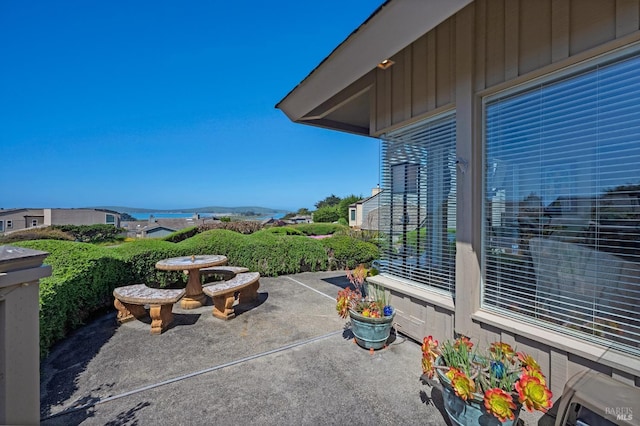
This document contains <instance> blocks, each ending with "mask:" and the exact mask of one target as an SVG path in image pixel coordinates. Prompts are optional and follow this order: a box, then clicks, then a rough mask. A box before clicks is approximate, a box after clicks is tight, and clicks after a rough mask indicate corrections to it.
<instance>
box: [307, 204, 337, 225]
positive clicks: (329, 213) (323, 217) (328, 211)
mask: <svg viewBox="0 0 640 426" xmlns="http://www.w3.org/2000/svg"><path fill="white" fill-rule="evenodd" d="M339 218H340V215H339V214H338V206H325V207H321V208H319V209H318V210H316V211H315V212H313V221H314V222H328V223H332V222H335V221H337V220H338V219H339Z"/></svg>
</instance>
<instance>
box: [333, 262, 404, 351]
mask: <svg viewBox="0 0 640 426" xmlns="http://www.w3.org/2000/svg"><path fill="white" fill-rule="evenodd" d="M371 274H372V271H371V270H369V269H367V268H366V267H365V266H364V265H362V264H361V265H358V267H357V268H355V269H354V270H353V271H350V270H349V269H347V272H346V275H347V278H348V279H349V282H350V283H351V284H352V285H353V287H354V288H353V289H352V288H350V287H347V288H345V289H343V290H340V291H339V292H338V297H337V299H336V310H337V311H338V315H340V317H341V318H347V316H348V317H349V318H350V320H351V332H352V333H353V335H354V337H355V341H356V343H358V345H360V346H362V347H363V348H366V349H371V350H375V349H380V348H383V347H384V346H385V345H386V343H387V340H388V339H389V335H390V334H391V326H392V324H393V318H394V317H395V311H394V309H393V308H392V307H391V305H389V298H388V297H387V293H386V291H385V290H384V288H382V287H380V286H377V285H375V284H372V283H367V282H366V278H367V277H368V276H370V275H371Z"/></svg>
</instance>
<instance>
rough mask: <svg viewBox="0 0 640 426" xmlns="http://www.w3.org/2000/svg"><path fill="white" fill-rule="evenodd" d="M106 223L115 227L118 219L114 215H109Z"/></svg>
mask: <svg viewBox="0 0 640 426" xmlns="http://www.w3.org/2000/svg"><path fill="white" fill-rule="evenodd" d="M106 223H108V224H111V225H115V224H116V217H115V216H114V215H112V214H108V215H107V221H106Z"/></svg>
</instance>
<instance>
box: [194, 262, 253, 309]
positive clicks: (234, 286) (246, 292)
mask: <svg viewBox="0 0 640 426" xmlns="http://www.w3.org/2000/svg"><path fill="white" fill-rule="evenodd" d="M259 280H260V273H258V272H241V273H239V274H237V275H236V276H235V277H233V278H232V279H230V280H228V281H221V282H219V283H212V285H209V286H206V287H203V288H202V291H203V292H204V294H206V295H207V296H209V297H211V298H212V299H213V316H214V317H216V318H221V319H224V320H228V319H231V318H233V317H235V316H236V314H235V312H234V310H233V304H234V302H235V295H236V293H240V294H239V296H238V303H245V302H252V301H255V300H256V299H257V298H258V288H259V287H260V281H259Z"/></svg>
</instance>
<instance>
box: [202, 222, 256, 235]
mask: <svg viewBox="0 0 640 426" xmlns="http://www.w3.org/2000/svg"><path fill="white" fill-rule="evenodd" d="M212 229H227V230H229V231H235V232H239V233H240V234H252V233H254V232H256V231H259V230H260V229H262V223H260V222H258V221H255V220H240V221H237V222H229V221H226V222H224V221H223V222H214V223H207V224H203V225H200V226H199V227H198V231H199V232H205V231H210V230H212Z"/></svg>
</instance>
